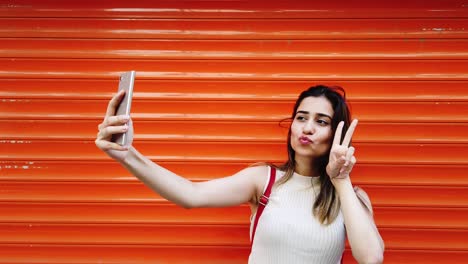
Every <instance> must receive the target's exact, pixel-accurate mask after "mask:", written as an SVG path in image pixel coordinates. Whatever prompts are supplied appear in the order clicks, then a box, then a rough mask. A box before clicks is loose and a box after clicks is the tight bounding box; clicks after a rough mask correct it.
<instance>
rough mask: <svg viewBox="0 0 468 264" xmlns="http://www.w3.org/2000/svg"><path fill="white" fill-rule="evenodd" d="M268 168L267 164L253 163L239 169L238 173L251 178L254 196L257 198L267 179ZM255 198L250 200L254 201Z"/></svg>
mask: <svg viewBox="0 0 468 264" xmlns="http://www.w3.org/2000/svg"><path fill="white" fill-rule="evenodd" d="M269 171H270V168H269V166H268V165H254V166H250V167H247V168H245V169H243V170H241V171H240V172H239V173H240V174H244V175H245V176H247V177H249V178H251V179H252V181H253V184H254V185H255V197H254V198H258V197H260V195H261V194H262V192H263V188H264V187H265V183H266V181H267V179H268V175H269ZM255 200H256V199H254V201H252V202H254V203H255Z"/></svg>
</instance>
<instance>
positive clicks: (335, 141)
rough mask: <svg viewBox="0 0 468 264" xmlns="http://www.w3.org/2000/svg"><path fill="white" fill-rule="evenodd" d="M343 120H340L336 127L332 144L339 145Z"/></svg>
mask: <svg viewBox="0 0 468 264" xmlns="http://www.w3.org/2000/svg"><path fill="white" fill-rule="evenodd" d="M343 126H344V122H343V121H340V123H338V126H337V127H336V131H335V137H334V138H333V145H340V142H341V133H342V132H343Z"/></svg>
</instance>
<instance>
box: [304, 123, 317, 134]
mask: <svg viewBox="0 0 468 264" xmlns="http://www.w3.org/2000/svg"><path fill="white" fill-rule="evenodd" d="M313 130H314V126H313V124H312V122H311V121H309V122H306V123H305V124H304V126H303V127H302V132H303V133H304V134H313Z"/></svg>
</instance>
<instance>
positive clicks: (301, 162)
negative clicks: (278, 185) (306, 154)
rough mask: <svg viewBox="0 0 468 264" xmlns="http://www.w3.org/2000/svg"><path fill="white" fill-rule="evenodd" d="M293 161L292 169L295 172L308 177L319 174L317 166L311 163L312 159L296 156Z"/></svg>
mask: <svg viewBox="0 0 468 264" xmlns="http://www.w3.org/2000/svg"><path fill="white" fill-rule="evenodd" d="M295 161H296V162H295V163H296V165H295V167H294V171H295V172H296V173H297V174H300V175H303V176H310V177H315V176H318V175H319V172H318V167H317V166H314V165H313V162H314V161H313V160H311V159H300V158H296V159H295Z"/></svg>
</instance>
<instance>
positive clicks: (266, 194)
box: [250, 167, 276, 246]
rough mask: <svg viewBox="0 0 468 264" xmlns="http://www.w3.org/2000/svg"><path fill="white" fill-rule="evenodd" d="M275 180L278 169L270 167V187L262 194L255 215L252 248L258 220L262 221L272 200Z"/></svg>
mask: <svg viewBox="0 0 468 264" xmlns="http://www.w3.org/2000/svg"><path fill="white" fill-rule="evenodd" d="M275 180H276V169H275V168H274V167H270V178H269V179H268V185H267V187H266V189H265V192H264V193H263V194H262V196H261V197H260V200H259V201H258V207H257V213H256V214H255V220H254V225H253V230H252V239H251V240H250V246H252V243H253V241H254V237H255V231H256V230H257V224H258V219H260V216H262V213H263V209H265V206H266V205H267V204H268V199H269V198H270V194H271V189H272V188H273V184H275Z"/></svg>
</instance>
